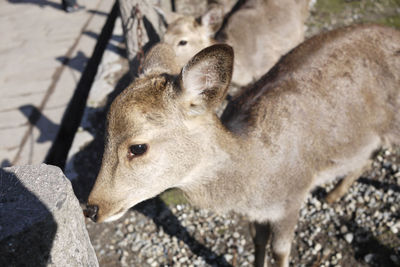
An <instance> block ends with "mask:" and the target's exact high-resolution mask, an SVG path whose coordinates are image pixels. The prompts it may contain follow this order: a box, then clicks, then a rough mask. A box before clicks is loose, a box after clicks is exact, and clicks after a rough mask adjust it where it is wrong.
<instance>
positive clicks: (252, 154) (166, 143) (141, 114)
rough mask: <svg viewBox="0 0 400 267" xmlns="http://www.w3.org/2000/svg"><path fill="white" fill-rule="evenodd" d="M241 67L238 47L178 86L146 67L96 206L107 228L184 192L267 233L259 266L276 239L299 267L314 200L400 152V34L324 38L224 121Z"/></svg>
mask: <svg viewBox="0 0 400 267" xmlns="http://www.w3.org/2000/svg"><path fill="white" fill-rule="evenodd" d="M161 54H162V55H165V54H168V53H161ZM152 55H159V56H160V54H158V53H154V52H153V53H152ZM150 61H152V62H155V61H154V60H150ZM159 61H160V62H171V59H166V58H163V57H162V56H161V57H160V58H159ZM232 61H233V59H232V51H231V50H230V49H229V47H227V46H225V45H216V46H212V47H209V48H207V49H204V50H203V51H201V52H200V53H199V54H197V55H196V56H195V57H194V58H192V59H191V60H190V61H189V63H188V64H186V65H185V67H184V68H183V70H182V72H181V74H180V75H178V76H171V75H168V74H163V73H162V71H160V68H159V67H157V66H156V67H154V68H151V67H150V66H147V71H145V72H146V73H147V74H146V75H145V77H142V78H140V79H138V80H136V81H135V82H134V83H133V84H132V85H131V87H130V88H128V89H126V90H125V91H124V92H123V93H122V94H121V95H120V96H119V97H118V98H117V99H116V100H115V101H114V102H113V104H112V107H111V109H110V112H109V115H108V123H109V125H108V139H107V140H108V141H107V144H106V149H105V153H104V156H103V164H102V168H101V171H100V173H99V176H98V178H97V181H96V184H95V186H94V188H93V190H92V192H91V194H90V197H89V202H88V203H89V205H90V206H94V205H96V206H97V207H98V212H97V210H96V214H95V215H96V217H95V219H97V220H98V221H103V220H105V219H107V218H110V217H115V216H120V215H121V214H123V213H124V212H125V211H126V210H127V209H129V207H131V206H133V205H135V204H137V203H138V202H140V201H143V200H144V199H147V198H151V197H153V196H155V195H156V194H159V193H161V192H162V191H164V190H166V189H168V188H171V187H179V188H181V189H182V190H183V191H184V192H186V194H187V196H188V197H189V199H190V200H191V201H192V202H194V203H195V204H196V205H199V206H201V207H207V208H212V209H214V210H216V211H217V212H228V211H235V212H238V213H241V214H244V215H246V216H248V217H249V219H250V220H251V221H255V222H256V224H255V234H256V236H255V238H254V240H255V244H256V265H259V266H260V265H262V264H263V262H264V259H263V258H264V250H265V243H266V238H267V237H268V236H270V234H272V236H271V238H272V239H271V242H272V243H271V245H272V251H273V257H274V258H275V261H276V264H277V265H278V266H288V259H289V253H290V245H291V241H292V238H293V232H294V228H295V225H296V222H297V216H298V211H299V209H300V207H301V204H302V203H303V201H304V199H305V198H306V196H307V193H308V192H309V191H310V190H311V189H312V188H313V187H314V186H315V185H316V184H320V183H324V182H326V181H328V180H332V179H334V178H335V177H338V176H344V175H348V176H349V177H358V176H357V175H359V174H360V171H362V170H363V169H364V168H365V166H367V165H368V162H369V158H370V157H371V154H372V152H373V151H374V150H376V149H377V148H379V146H380V145H382V144H383V143H384V142H391V143H397V144H399V143H400V115H399V110H400V33H399V32H398V31H395V30H393V29H390V28H384V27H379V26H357V27H349V28H344V29H341V30H336V31H332V32H329V33H326V34H322V35H319V36H316V37H314V38H312V39H310V40H308V41H306V42H305V43H303V44H302V45H300V46H299V47H297V48H296V49H295V50H293V51H292V52H291V53H290V54H288V55H287V56H285V57H284V58H283V59H282V60H281V61H280V62H279V63H278V64H277V65H276V66H275V67H274V68H273V69H272V70H271V71H270V72H269V73H268V74H266V75H265V76H263V77H262V78H261V79H260V80H259V81H258V82H257V83H256V84H255V85H254V87H253V88H251V89H249V90H247V91H246V92H244V93H243V94H242V95H241V96H239V97H238V98H236V99H235V100H234V101H233V102H232V103H230V104H229V105H228V107H227V109H226V110H225V113H224V114H223V115H222V118H221V120H219V119H218V118H217V117H216V115H215V114H214V108H215V106H217V105H219V103H220V102H221V101H222V100H223V99H224V97H225V94H226V90H227V88H228V85H229V80H230V77H231V71H232V69H231V68H232V64H233V62H232ZM161 65H163V66H165V64H164V63H163V64H161ZM171 68H172V67H171ZM152 69H153V70H156V71H152ZM168 69H169V68H168ZM168 69H166V70H165V73H167V72H168ZM134 144H147V150H146V152H145V153H141V152H142V151H140V153H139V152H137V153H136V154H135V153H134V152H132V151H135V149H133V150H132V145H134ZM136 150H137V149H136ZM132 154H133V156H132ZM339 197H340V196H339ZM260 233H263V234H264V235H265V239H262V238H261V239H260V238H258V237H257V234H260Z"/></svg>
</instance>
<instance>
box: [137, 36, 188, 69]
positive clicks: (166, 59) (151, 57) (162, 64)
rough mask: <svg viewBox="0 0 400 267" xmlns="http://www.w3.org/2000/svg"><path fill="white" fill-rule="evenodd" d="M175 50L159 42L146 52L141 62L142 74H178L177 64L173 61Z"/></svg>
mask: <svg viewBox="0 0 400 267" xmlns="http://www.w3.org/2000/svg"><path fill="white" fill-rule="evenodd" d="M175 57H176V56H175V51H174V50H173V49H172V47H171V46H170V45H168V44H164V43H159V44H156V45H155V46H153V47H152V48H151V49H150V51H149V52H148V53H147V54H146V57H145V59H144V62H143V74H144V75H150V74H162V73H168V74H178V73H179V72H180V68H179V66H178V65H177V64H176V62H175Z"/></svg>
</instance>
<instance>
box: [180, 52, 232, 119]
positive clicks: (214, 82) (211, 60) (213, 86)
mask: <svg viewBox="0 0 400 267" xmlns="http://www.w3.org/2000/svg"><path fill="white" fill-rule="evenodd" d="M232 71H233V49H232V47H230V46H229V45H225V44H217V45H213V46H210V47H207V48H205V49H203V50H202V51H200V52H199V53H198V54H196V55H195V56H194V57H193V58H192V59H191V60H190V61H189V62H188V63H187V64H186V65H185V66H184V67H183V69H182V72H181V83H182V84H181V87H182V88H183V97H184V101H185V103H186V104H187V105H188V106H189V107H190V108H191V111H192V113H193V112H195V113H201V112H202V111H204V110H206V109H212V110H215V108H216V107H217V106H218V105H220V104H221V103H222V101H223V100H224V98H225V96H226V92H227V90H228V87H229V83H230V81H231V77H232Z"/></svg>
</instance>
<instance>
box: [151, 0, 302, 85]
mask: <svg viewBox="0 0 400 267" xmlns="http://www.w3.org/2000/svg"><path fill="white" fill-rule="evenodd" d="M308 5H309V0H249V1H245V3H244V4H243V5H242V6H241V7H240V8H239V10H238V11H236V12H235V13H233V15H232V16H230V17H229V19H228V20H227V22H226V24H225V25H224V26H223V27H222V29H220V26H221V24H222V22H223V19H224V10H223V6H222V5H217V4H214V5H211V7H210V9H209V11H208V12H206V13H205V14H204V15H203V16H202V17H201V22H200V23H199V22H197V20H196V19H195V18H194V17H191V16H183V15H179V14H176V13H173V12H166V11H162V10H160V9H158V11H159V13H161V14H162V15H163V16H164V18H165V20H166V21H167V23H168V28H167V31H166V33H165V35H164V37H163V42H164V43H166V44H169V45H171V47H172V48H173V49H174V51H175V53H176V57H177V63H178V65H179V66H180V67H183V66H184V64H186V63H187V62H188V60H189V59H190V58H191V57H193V56H194V55H195V54H196V53H198V52H199V51H200V50H202V49H203V48H206V47H208V46H210V45H212V44H215V43H226V44H229V45H230V46H232V47H233V49H234V52H235V60H234V68H233V69H234V71H233V76H232V83H233V84H234V85H236V86H245V85H247V84H249V83H250V82H253V81H255V80H258V79H259V78H260V77H261V76H262V75H263V74H265V73H266V72H267V71H268V70H269V69H270V68H271V67H272V66H273V65H274V64H275V63H276V62H277V61H278V60H279V58H280V57H281V56H282V55H284V54H286V53H287V52H288V51H289V50H291V49H292V48H293V47H295V46H296V45H298V44H299V43H300V42H302V41H303V39H304V30H305V26H304V23H305V20H306V19H307V17H308Z"/></svg>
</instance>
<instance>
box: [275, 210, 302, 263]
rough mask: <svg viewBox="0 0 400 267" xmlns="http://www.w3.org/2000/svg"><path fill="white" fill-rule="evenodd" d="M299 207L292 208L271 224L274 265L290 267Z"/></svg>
mask: <svg viewBox="0 0 400 267" xmlns="http://www.w3.org/2000/svg"><path fill="white" fill-rule="evenodd" d="M298 211H299V210H298V209H295V210H292V212H290V213H288V214H287V215H286V216H285V217H283V218H282V219H281V220H278V221H276V222H273V223H272V224H271V230H272V243H271V248H272V255H273V259H274V263H273V266H277V267H278V266H279V267H288V266H289V256H290V248H291V246H292V241H293V236H294V229H295V227H296V223H297V217H298Z"/></svg>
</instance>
